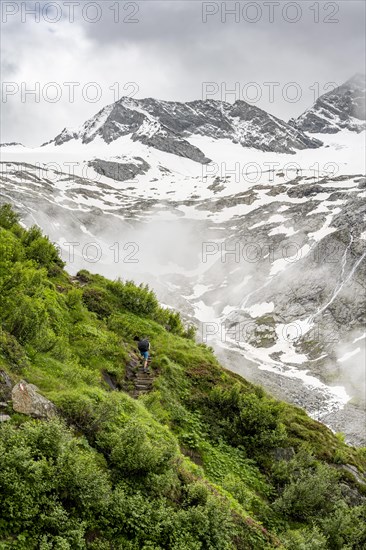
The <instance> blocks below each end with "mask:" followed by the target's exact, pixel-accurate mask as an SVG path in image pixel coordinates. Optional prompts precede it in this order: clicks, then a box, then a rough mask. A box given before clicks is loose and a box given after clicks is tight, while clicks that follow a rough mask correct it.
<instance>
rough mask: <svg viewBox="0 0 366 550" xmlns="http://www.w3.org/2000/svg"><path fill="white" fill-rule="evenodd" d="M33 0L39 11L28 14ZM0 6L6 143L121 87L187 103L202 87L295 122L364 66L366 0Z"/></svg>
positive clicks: (77, 115)
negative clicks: (331, 88) (33, 92)
mask: <svg viewBox="0 0 366 550" xmlns="http://www.w3.org/2000/svg"><path fill="white" fill-rule="evenodd" d="M37 4H38V5H40V6H41V8H42V9H43V11H42V10H41V13H39V12H38V13H37V14H34V13H33V14H32V13H31V10H32V9H33V10H34V8H35V6H36V5H37ZM87 4H88V6H86V5H87ZM45 5H48V7H47V10H46V9H45ZM225 6H226V8H225ZM111 7H113V9H110V8H111ZM118 7H119V9H118V10H117V8H118ZM1 8H2V40H1V50H2V56H1V57H2V80H3V88H2V92H3V93H2V103H1V114H2V117H1V118H2V128H1V139H0V140H1V142H9V141H20V142H23V143H24V144H26V145H30V146H36V145H39V144H40V143H42V142H44V141H48V140H49V139H52V138H53V137H55V135H57V134H58V133H59V132H60V131H61V130H62V129H63V128H64V127H65V126H66V127H77V126H79V125H80V124H81V123H83V122H84V121H85V120H86V119H87V118H89V117H90V116H92V115H93V114H95V113H96V112H97V111H98V110H100V109H101V108H102V107H103V106H104V105H107V104H109V103H112V102H113V101H115V100H116V99H118V97H119V96H122V95H132V96H133V97H136V98H142V97H151V96H152V97H156V98H161V99H167V100H180V101H186V100H193V99H200V98H202V97H203V90H205V89H206V90H207V92H210V94H211V95H209V96H208V95H207V97H211V98H213V99H226V100H228V101H234V100H235V99H244V100H247V101H249V102H251V103H254V104H255V105H257V106H259V107H261V108H263V109H265V110H267V111H269V112H270V113H272V114H275V115H276V116H279V117H280V118H283V119H285V120H287V119H288V118H289V117H292V116H298V115H299V114H301V112H303V111H304V110H305V109H306V108H307V107H309V106H310V105H311V104H312V103H313V102H314V99H315V98H316V97H317V95H318V92H319V91H320V93H322V92H323V91H326V88H325V87H326V85H327V84H328V83H334V84H341V83H342V82H344V81H345V80H347V79H348V78H349V77H351V76H352V75H353V74H354V73H356V72H365V53H364V52H365V30H364V29H365V2H364V1H363V0H359V1H352V0H351V1H348V0H347V1H341V2H329V1H326V2H314V1H304V0H301V1H298V2H263V1H258V2H246V1H243V2H226V3H225V2H221V1H220V2H214V1H213V2H201V1H198V0H190V1H189V0H184V1H180V0H174V1H173V0H171V1H170V0H163V1H154V0H145V1H138V2H134V1H129V0H120V1H119V2H117V1H116V0H113V1H111V2H110V1H109V0H105V1H99V2H89V0H88V1H86V0H85V1H84V0H78V2H70V1H69V2H66V0H65V1H57V2H56V1H54V2H14V1H11V2H10V1H9V2H8V1H5V0H2V1H1ZM225 9H226V10H227V11H228V10H233V9H234V10H236V12H235V14H234V13H233V14H230V13H225ZM27 10H28V11H27ZM38 18H39V21H38V20H37V19H38ZM97 19H98V20H97ZM52 20H54V22H53V21H52ZM96 20H97V21H96ZM93 21H95V22H93ZM50 82H53V83H56V85H53V86H49V85H48V83H50ZM71 82H73V83H79V84H80V85H79V86H76V85H75V84H73V85H71V84H65V83H71ZM205 82H210V83H213V84H211V85H210V87H208V88H207V86H206V85H204V83H205ZM293 82H295V83H296V86H294V85H293V84H289V83H293ZM89 83H96V84H93V85H89ZM115 83H118V85H114V84H115ZM236 83H237V84H236ZM253 83H254V84H253ZM264 83H274V84H272V85H270V84H266V85H265V84H264ZM276 83H278V84H276ZM330 85H331V84H330ZM26 86H27V89H28V90H31V89H33V90H34V89H35V90H36V96H34V95H33V96H32V95H30V94H25V92H26V88H25V87H26ZM73 86H74V101H71V100H70V98H72V87H73ZM37 87H38V88H37ZM111 87H112V89H110V88H111ZM124 87H125V89H124ZM228 90H234V93H232V94H229V93H228ZM225 93H227V95H225ZM56 94H58V96H59V98H58V100H57V101H53V99H54V98H55V96H56ZM96 94H98V96H99V97H98V98H97V99H98V101H95V97H96ZM286 95H287V97H286Z"/></svg>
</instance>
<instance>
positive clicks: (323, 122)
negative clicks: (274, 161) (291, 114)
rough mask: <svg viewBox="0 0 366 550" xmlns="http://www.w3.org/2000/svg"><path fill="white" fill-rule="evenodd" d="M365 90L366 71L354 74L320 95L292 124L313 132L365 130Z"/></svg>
mask: <svg viewBox="0 0 366 550" xmlns="http://www.w3.org/2000/svg"><path fill="white" fill-rule="evenodd" d="M365 91H366V84H365V75H363V74H359V73H358V74H355V75H354V76H353V77H352V78H350V79H349V80H347V81H346V82H345V83H344V84H342V85H341V86H338V87H337V88H335V89H334V90H331V91H330V92H327V93H325V94H323V95H321V96H320V97H319V98H318V99H317V101H316V102H315V104H314V105H313V107H311V108H310V109H307V110H306V111H305V112H304V113H303V114H302V115H301V116H300V117H298V118H297V119H296V120H291V121H290V124H292V125H293V126H294V127H295V128H297V129H298V130H301V131H303V132H311V133H323V134H335V133H337V132H339V131H340V130H344V129H347V130H351V131H352V132H362V131H363V130H365V129H366V122H365V121H366V110H365Z"/></svg>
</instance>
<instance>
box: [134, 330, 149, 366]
mask: <svg viewBox="0 0 366 550" xmlns="http://www.w3.org/2000/svg"><path fill="white" fill-rule="evenodd" d="M135 341H136V342H138V344H137V347H138V349H139V352H140V353H141V355H142V357H143V358H144V366H143V370H144V372H149V369H148V367H147V365H148V361H149V349H150V342H149V339H148V338H141V339H140V338H139V337H138V336H135Z"/></svg>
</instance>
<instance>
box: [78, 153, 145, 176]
mask: <svg viewBox="0 0 366 550" xmlns="http://www.w3.org/2000/svg"><path fill="white" fill-rule="evenodd" d="M133 160H134V161H136V162H123V159H121V162H119V159H116V160H115V161H110V160H102V159H93V160H91V161H89V162H88V166H91V167H92V168H94V170H95V171H96V172H97V173H98V174H101V175H102V176H106V177H107V178H112V179H114V180H116V181H128V180H132V179H133V178H134V177H135V176H137V175H139V174H146V172H147V171H148V170H149V168H150V165H149V164H148V163H147V162H146V161H145V160H144V159H142V158H141V157H135V158H134V159H133Z"/></svg>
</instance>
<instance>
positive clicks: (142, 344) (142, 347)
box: [137, 338, 150, 351]
mask: <svg viewBox="0 0 366 550" xmlns="http://www.w3.org/2000/svg"><path fill="white" fill-rule="evenodd" d="M137 347H138V348H139V351H148V350H149V349H150V342H149V340H148V339H147V338H145V339H144V340H140V341H139V343H138V344H137Z"/></svg>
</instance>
